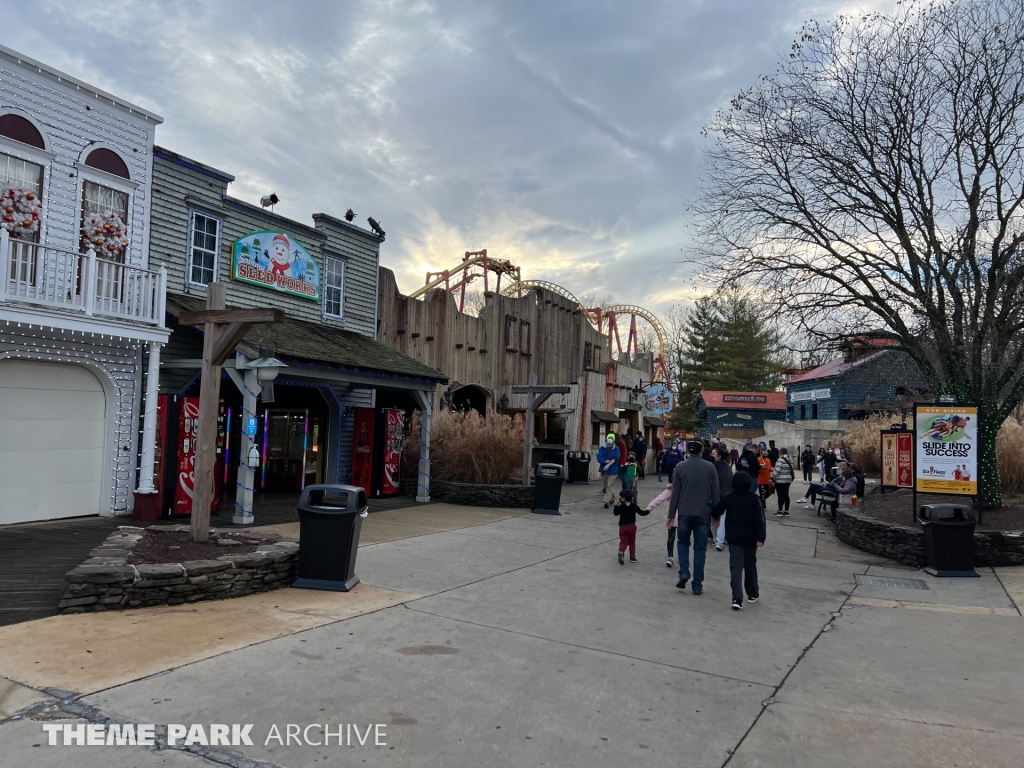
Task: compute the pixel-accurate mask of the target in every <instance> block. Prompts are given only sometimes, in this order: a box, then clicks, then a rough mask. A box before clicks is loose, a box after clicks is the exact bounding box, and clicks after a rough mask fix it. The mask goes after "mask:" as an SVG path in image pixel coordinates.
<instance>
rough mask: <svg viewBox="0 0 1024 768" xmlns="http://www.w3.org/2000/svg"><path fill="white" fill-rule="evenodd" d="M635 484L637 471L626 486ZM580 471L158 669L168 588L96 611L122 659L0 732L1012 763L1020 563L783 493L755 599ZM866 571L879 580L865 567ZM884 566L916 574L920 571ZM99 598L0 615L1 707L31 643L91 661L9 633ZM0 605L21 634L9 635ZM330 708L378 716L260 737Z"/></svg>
mask: <svg viewBox="0 0 1024 768" xmlns="http://www.w3.org/2000/svg"><path fill="white" fill-rule="evenodd" d="M651 486H652V487H651V491H647V490H646V488H645V487H644V486H643V485H642V486H641V501H642V502H644V501H646V500H647V499H649V498H650V497H651V496H652V495H653V492H654V491H655V490H656V488H655V487H654V484H653V483H652V484H651ZM577 488H578V490H568V491H567V493H566V495H565V497H564V504H563V508H562V509H563V513H564V514H563V515H562V516H560V517H548V516H541V515H531V514H522V515H520V514H516V515H515V516H512V517H508V518H506V519H501V520H497V521H495V522H484V523H483V524H481V520H485V519H486V518H482V515H485V514H488V513H487V512H486V511H483V510H475V509H473V508H464V509H465V515H466V520H467V522H469V523H470V524H471V526H472V527H450V529H449V530H438V531H437V532H430V531H429V529H430V528H431V527H432V526H431V525H422V526H417V525H415V523H416V522H418V521H417V520H415V519H413V520H406V521H404V522H402V523H401V524H402V525H405V526H407V528H406V531H407V532H408V530H409V528H412V527H415V528H422V529H426V530H425V531H424V532H423V533H421V534H419V535H410V536H405V537H402V538H394V539H392V540H390V541H381V542H380V543H376V544H370V545H367V546H365V547H362V548H361V549H360V552H359V561H358V567H357V571H358V573H359V575H360V577H361V578H362V580H363V582H364V583H365V584H366V585H367V586H366V587H363V588H361V589H362V590H363V593H362V594H361V592H360V589H357V590H356V591H355V592H354V593H352V594H351V595H348V596H346V595H330V596H329V602H324V603H322V604H321V603H317V604H315V605H313V606H310V605H305V606H304V607H303V606H300V605H298V604H297V603H293V602H281V601H292V600H294V599H295V598H294V597H293V596H296V593H299V592H300V590H282V591H280V592H277V593H270V595H273V596H276V597H278V598H279V602H277V603H276V605H278V606H281V605H284V606H285V608H284V609H282V610H284V611H285V612H289V613H291V614H294V615H296V616H299V615H302V616H306V617H309V616H316V618H317V622H316V623H315V625H314V626H309V627H302V626H298V624H296V626H295V627H293V628H291V629H290V630H288V631H287V632H283V633H281V634H279V635H276V636H274V637H273V638H272V639H266V640H264V639H263V638H262V637H258V636H255V635H254V636H253V637H252V638H251V639H252V640H253V642H252V644H245V640H244V638H243V639H241V640H240V641H239V642H241V643H242V644H243V645H241V646H240V647H238V648H237V649H234V650H229V651H225V652H221V653H219V655H214V656H211V657H208V658H203V659H199V660H191V659H188V660H186V661H184V662H179V661H176V660H175V659H174V658H172V656H173V654H171V656H168V657H167V658H166V659H164V664H165V665H166V667H167V669H166V671H163V672H160V673H155V674H154V671H153V670H154V669H156V668H157V667H159V666H160V665H159V664H154V663H153V660H152V658H150V659H149V661H148V662H147V664H148V666H146V667H145V668H144V669H134V670H133V668H132V666H133V663H135V662H134V659H135V657H136V655H137V654H136V653H135V652H133V651H132V650H131V647H132V646H131V642H132V639H133V630H132V626H134V625H137V624H141V623H144V622H146V621H147V620H148V619H147V617H148V616H151V615H156V613H157V612H159V611H161V610H170V609H153V610H151V611H137V612H129V613H123V614H101V615H100V616H112V617H114V618H115V619H116V626H117V627H118V629H117V630H115V629H114V627H113V625H112V626H111V627H109V628H108V629H107V631H106V633H94V634H93V635H92V636H91V637H90V641H91V643H93V644H94V647H96V648H99V647H102V644H103V643H108V644H112V645H115V646H120V647H122V648H124V649H125V650H124V652H123V653H121V654H119V655H118V658H119V659H120V662H118V663H119V665H120V667H119V670H120V671H119V672H118V674H117V676H116V677H117V680H116V681H104V680H100V679H97V680H94V681H93V682H92V683H91V684H90V685H89V686H88V687H79V688H77V689H74V688H72V690H74V691H75V693H78V694H86V695H84V696H83V697H82V698H80V699H75V700H73V699H72V697H71V695H70V694H68V693H65V694H61V693H59V692H58V691H52V690H51V693H53V694H56V695H58V696H63V697H64V702H60V701H58V702H57V703H51V704H49V705H48V709H43V710H41V711H36V712H35V714H34V715H32V716H31V717H25V718H22V719H19V720H12V721H8V722H6V723H4V724H0V754H4V755H5V760H7V761H9V762H10V763H11V764H12V765H18V766H29V767H31V766H57V765H68V764H73V765H76V766H92V765H96V766H141V767H144V768H148V767H149V766H174V767H178V766H181V768H187V767H188V766H197V767H198V766H200V765H202V764H208V763H203V761H202V760H200V759H199V757H198V756H197V755H196V754H192V753H183V752H180V751H174V750H166V749H165V750H160V751H156V750H151V749H147V748H142V747H92V748H76V747H63V746H57V747H48V746H46V741H45V736H44V734H43V732H42V722H41V721H42V720H44V719H46V718H50V719H51V720H50V721H52V718H59V717H65V718H71V720H69V722H84V721H92V722H102V721H103V720H104V719H105V718H108V717H119V718H123V720H124V721H131V722H136V723H151V722H152V723H158V724H166V723H185V724H190V723H229V724H230V723H253V724H254V727H253V729H252V735H253V737H254V739H253V740H254V742H255V744H254V745H253V746H241V747H237V748H228V747H223V746H218V747H209V748H203V747H194V748H193V749H194V750H195V751H198V752H202V751H203V750H204V749H205V750H208V751H207V752H206V756H207V757H208V758H210V759H213V760H215V761H216V762H219V763H220V764H230V765H244V766H255V765H262V766H268V765H269V766H287V767H288V768H298V767H299V766H316V765H349V764H352V765H362V764H364V763H365V764H366V765H368V766H372V765H389V766H417V767H419V766H499V767H500V766H535V765H536V766H539V765H545V766H586V767H587V768H592V767H596V766H606V765H607V766H616V767H618V766H623V765H633V764H640V765H645V766H648V765H649V766H666V768H667V767H668V766H672V767H673V768H678V767H679V766H686V767H687V768H689V767H690V766H714V767H715V768H718V767H719V766H730V767H733V766H751V767H752V766H779V767H780V768H781V767H782V766H786V767H787V768H788V767H789V766H807V767H808V768H820V766H825V765H828V766H835V767H837V768H845V767H846V766H850V768H853V766H856V767H857V768H863V767H864V766H868V767H876V766H877V767H878V768H893V767H899V768H903V767H904V766H907V767H909V766H914V767H915V768H916V767H917V766H920V768H935V766H964V767H966V766H976V767H977V768H982V767H984V768H995V767H998V766H1006V767H1007V768H1011V767H1012V768H1019V766H1021V765H1022V764H1024V722H1022V720H1021V717H1020V712H1021V711H1022V706H1024V685H1022V682H1024V681H1022V674H1021V664H1020V660H1019V647H1020V641H1019V639H1020V637H1021V636H1024V619H1022V618H1021V614H1020V611H1019V610H1018V608H1019V607H1020V606H1022V605H1024V569H998V573H996V572H994V571H993V570H991V569H982V570H981V571H980V573H981V578H979V579H963V580H940V579H934V578H932V577H929V576H927V575H925V574H923V573H922V572H919V571H916V570H912V569H905V568H899V567H894V566H892V565H891V564H888V563H885V562H884V561H881V560H879V559H878V558H872V557H869V556H864V555H862V554H861V553H859V552H857V551H855V550H852V549H849V548H847V547H845V546H844V545H842V544H841V543H839V542H837V541H836V540H835V538H834V536H832V535H831V533H830V532H829V530H828V529H829V526H827V525H825V524H821V523H820V522H819V520H817V519H816V518H814V516H813V513H811V512H809V511H807V510H803V509H799V510H795V511H794V515H793V517H791V518H790V519H789V520H786V521H782V522H779V521H776V520H774V519H773V520H770V521H769V531H768V536H769V538H768V543H767V545H766V547H765V548H764V549H763V550H762V551H761V555H760V573H761V585H762V588H761V594H762V600H761V601H760V602H759V603H757V604H756V605H753V606H748V607H746V608H744V610H743V611H742V612H733V611H731V610H730V609H729V588H728V576H727V562H726V561H727V555H726V554H725V553H717V552H715V551H714V550H713V549H712V550H711V551H710V552H709V553H708V567H707V581H706V584H705V591H704V594H703V595H702V596H700V597H695V596H694V595H692V594H691V593H690V592H689V590H686V591H682V590H678V589H676V588H675V580H676V575H675V572H674V570H672V569H668V568H666V567H665V565H664V558H665V554H666V553H665V532H664V524H663V518H662V516H661V515H660V514H658V513H655V514H654V515H652V516H651V517H648V518H642V531H641V533H640V535H639V537H638V545H639V557H640V563H639V564H637V565H626V566H620V565H618V563H617V562H616V560H615V556H614V553H615V549H616V546H615V545H616V541H617V537H616V528H615V523H614V519H613V518H612V516H611V514H610V513H609V512H607V511H605V510H604V509H603V507H602V506H601V504H600V501H599V500H597V498H596V488H592V489H587V488H586V487H577ZM586 490H589V493H584V491H586ZM437 506H443V505H437ZM412 513H413V511H412V510H410V511H409V512H408V513H407V514H406V517H409V516H410V515H412ZM420 514H423V515H424V516H425V518H428V517H429V515H430V514H431V512H430V510H429V509H427V510H421V511H420ZM446 514H447V515H448V520H447V521H446V522H442V521H440V520H438V521H437V523H436V527H445V526H451V525H452V523H457V522H458V517H459V514H460V512H459V510H454V509H453V510H449V511H448V512H446ZM492 514H493V513H492ZM371 519H372V518H371ZM426 521H427V520H426V519H425V520H424V522H426ZM395 525H399V524H398V523H395ZM858 576H859V577H862V578H861V579H860V580H858V578H857V577H858ZM864 576H869V577H877V579H878V582H877V583H875V584H867V583H861V582H863V581H864V579H863V577H864ZM884 577H888V578H889V579H895V578H898V579H918V580H921V581H923V582H924V583H925V585H926V586H927V587H928V589H905V588H900V587H897V586H893V585H894V584H898V583H899V582H896V581H886V580H885V579H884ZM370 585H372V586H370ZM321 594H322V593H308V592H306V593H303V595H305V596H306V597H303V599H304V600H314V602H315V601H316V598H315V597H314V596H317V595H321ZM253 597H265V596H253ZM248 599H249V598H242V599H241V600H237V601H230V602H233V603H236V604H242V603H243V601H244V600H248ZM324 599H325V600H327V598H324ZM346 601H348V602H347V603H346ZM361 602H364V603H365V605H361V604H360V603H361ZM203 607H204V608H205V609H206V610H207V611H209V613H208V614H206V615H205V616H204V618H203V621H202V622H196V626H198V624H199V623H203V624H205V625H206V626H207V627H208V628H209V629H216V628H219V627H220V628H223V629H224V630H225V631H227V630H229V629H236V628H237V626H238V623H239V622H240V621H241V618H240V616H239V611H237V610H231V609H229V607H228V606H227V605H226V604H222V603H210V604H207V605H205V606H203ZM194 608H198V606H195V607H194ZM218 608H220V610H218ZM346 609H348V610H349V611H350V613H349V614H348V615H345V614H343V613H342V612H343V611H345V610H346ZM90 618H91V617H89V616H88V615H80V616H67V617H56V618H54V619H44V620H42V621H39V622H31V623H27V624H21V625H19V626H18V627H11V628H7V629H5V630H0V647H3V648H4V649H5V653H4V654H0V675H5V676H7V677H9V678H12V679H13V680H15V681H18V682H19V683H28V684H29V685H31V686H33V687H24V686H22V685H16V684H14V683H7V691H6V694H4V693H3V691H0V698H2V697H3V696H4V695H6V703H4V702H0V708H6V709H7V710H8V711H13V710H16V709H18V708H20V707H24V706H28V705H30V704H31V703H32V702H45V701H46V699H45V696H44V695H43V694H41V693H39V692H38V690H39V689H40V688H41V687H44V683H45V682H46V679H44V678H46V674H39V673H36V674H35V675H34V676H32V675H31V673H30V672H25V671H23V670H24V669H25V668H27V667H36V666H42V665H44V664H48V665H49V668H50V669H51V671H50V672H49V673H47V674H49V675H50V678H49V679H50V680H53V681H59V680H66V681H68V684H69V685H70V684H71V681H73V680H74V679H77V678H76V674H77V673H76V672H75V670H74V669H73V667H80V668H82V672H83V676H84V673H85V672H86V671H87V670H88V668H89V667H90V666H95V667H102V666H103V665H101V664H96V663H94V662H91V660H90V659H88V658H87V657H86V656H85V653H84V651H79V652H78V653H79V654H80V655H76V656H75V657H73V658H72V657H66V659H65V662H66V663H64V665H63V668H62V667H61V665H60V664H57V663H55V660H54V658H53V656H54V654H55V653H56V652H57V651H56V649H55V648H54V647H52V646H51V647H49V649H48V650H46V649H43V648H40V649H39V650H38V651H37V652H36V654H35V656H36V658H31V657H32V653H31V652H26V651H22V650H19V651H18V653H17V664H13V663H12V662H11V661H10V658H11V654H10V653H8V652H7V651H8V650H9V649H12V648H16V649H21V648H24V647H30V648H31V646H32V645H33V637H41V636H43V635H44V634H46V625H47V623H48V622H56V621H65V620H66V626H64V627H62V631H63V633H64V634H66V635H67V636H68V637H73V636H75V634H76V632H78V631H79V628H82V629H84V628H85V626H86V624H85V622H86V621H87V620H89V619H90ZM178 620H179V621H186V619H185V618H184V617H182V616H179V617H178ZM254 623H256V624H258V623H259V622H258V621H257V622H254ZM36 627H38V628H39V629H36ZM209 629H208V630H206V631H209ZM13 630H18V632H19V635H18V636H17V638H15V637H6V636H5V635H4V634H3V633H4V632H7V631H13ZM235 634H236V636H237V635H239V634H244V633H238V632H237V631H236V632H235ZM51 636H52V633H51ZM218 636H221V635H218ZM205 637H206V635H202V636H199V637H195V636H193V637H190V636H189V634H188V633H187V632H181V633H180V634H179V635H178V638H179V639H178V640H177V642H176V643H171V644H169V645H171V646H174V645H181V646H183V647H190V644H191V646H201V645H202V643H204V642H206V640H205ZM260 640H263V641H262V642H259V641H260ZM37 645H39V644H37ZM85 650H93V647H89V648H86V649H85ZM92 655H93V654H89V656H92ZM35 662H39V663H38V664H36V663H35ZM67 662H70V663H67ZM112 663H113V661H108V664H112ZM65 668H66V669H65ZM89 674H91V675H93V676H94V677H98V676H97V675H95V673H89ZM61 675H63V677H61ZM30 677H32V679H29V678H30ZM47 687H53V686H47ZM56 687H59V686H56ZM37 706H45V705H37ZM324 722H327V723H331V724H332V730H333V729H334V728H335V727H336V724H338V723H359V724H364V725H365V724H367V723H383V724H386V734H387V735H386V741H387V745H388V746H387V747H371V746H363V747H359V746H355V747H338V746H337V745H334V744H332V745H331V746H329V747H325V746H310V745H305V744H303V745H299V744H295V743H292V744H291V745H287V746H284V745H279V744H278V743H277V742H276V741H270V742H269V743H265V741H266V737H267V734H268V732H270V729H271V726H272V725H276V726H277V727H278V728H279V729H280V732H281V734H282V735H284V734H285V733H286V726H287V724H289V723H291V724H300V725H303V726H305V725H307V724H311V723H324ZM361 727H362V726H361ZM317 733H318V731H316V730H314V732H313V737H314V740H315V736H316V734H317ZM34 744H41V746H39V747H34V746H33V745H34ZM254 761H259V762H254Z"/></svg>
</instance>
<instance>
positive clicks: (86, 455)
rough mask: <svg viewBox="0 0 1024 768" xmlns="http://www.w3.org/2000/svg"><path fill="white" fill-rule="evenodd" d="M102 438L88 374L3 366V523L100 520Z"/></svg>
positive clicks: (50, 366)
mask: <svg viewBox="0 0 1024 768" xmlns="http://www.w3.org/2000/svg"><path fill="white" fill-rule="evenodd" d="M105 435H106V397H105V396H104V393H103V387H102V386H101V385H100V382H99V380H98V379H97V378H96V377H95V376H93V375H92V374H91V373H90V372H89V371H87V370H86V369H85V368H80V367H78V366H76V365H65V364H62V363H42V362H35V361H29V360H0V524H7V523H23V522H29V521H32V520H50V519H53V518H59V517H79V516H82V515H96V514H99V512H100V493H101V488H102V486H103V485H104V483H103V482H102V480H103V478H102V476H101V475H102V472H103V445H104V439H105ZM106 485H108V486H109V482H108V483H107V484H106ZM107 492H108V493H109V488H108V490H107Z"/></svg>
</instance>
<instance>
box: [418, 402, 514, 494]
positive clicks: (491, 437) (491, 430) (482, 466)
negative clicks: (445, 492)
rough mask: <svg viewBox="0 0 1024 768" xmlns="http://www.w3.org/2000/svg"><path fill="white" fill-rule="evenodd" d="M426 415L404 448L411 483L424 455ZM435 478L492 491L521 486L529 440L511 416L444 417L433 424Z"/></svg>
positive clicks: (446, 414) (460, 413) (457, 414)
mask: <svg viewBox="0 0 1024 768" xmlns="http://www.w3.org/2000/svg"><path fill="white" fill-rule="evenodd" d="M419 419H420V414H419V412H418V411H417V412H416V413H415V414H414V416H413V428H412V432H411V434H410V435H409V436H408V437H407V438H406V439H405V442H404V443H403V445H402V468H403V475H404V476H405V477H415V476H416V472H417V466H418V462H419V455H420V428H419ZM430 460H431V462H432V463H431V467H430V474H431V476H432V477H433V478H435V479H437V480H448V481H451V482H456V483H480V484H486V485H506V484H519V483H520V482H522V477H521V473H522V471H523V437H522V434H521V433H520V432H519V431H517V429H516V426H515V424H514V422H513V421H512V419H511V418H510V417H509V416H503V415H498V414H497V413H495V412H494V411H488V412H487V416H486V417H484V416H481V415H480V414H479V413H477V412H476V411H474V410H469V411H439V412H438V413H436V414H435V415H434V418H433V419H431V434H430Z"/></svg>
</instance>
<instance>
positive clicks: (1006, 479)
mask: <svg viewBox="0 0 1024 768" xmlns="http://www.w3.org/2000/svg"><path fill="white" fill-rule="evenodd" d="M901 420H902V417H901V416H900V415H899V414H896V413H882V414H875V415H874V416H870V417H869V418H867V419H864V420H863V421H856V422H852V423H851V425H850V428H849V429H847V430H846V432H845V434H843V436H842V444H843V448H845V449H846V453H847V455H848V456H849V457H850V458H851V459H852V460H853V461H854V462H855V463H856V464H858V465H859V466H860V468H861V469H862V470H864V472H867V473H871V472H880V471H881V469H882V457H881V441H880V439H879V436H878V433H879V432H880V431H881V430H883V429H888V428H889V426H890V425H892V424H897V423H899V422H900V421H901ZM996 455H997V457H998V461H999V477H1000V479H1001V480H1002V484H1003V491H1004V492H1006V493H1022V492H1024V424H1022V423H1021V422H1020V421H1018V420H1017V419H1016V418H1014V417H1010V418H1009V419H1007V420H1006V421H1005V422H1004V423H1003V426H1002V427H1001V428H1000V430H999V437H998V438H997V439H996Z"/></svg>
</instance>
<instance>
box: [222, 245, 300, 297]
mask: <svg viewBox="0 0 1024 768" xmlns="http://www.w3.org/2000/svg"><path fill="white" fill-rule="evenodd" d="M231 279H232V280H237V281H238V282H240V283H249V284H250V285H258V286H260V287H262V288H269V289H270V290H272V291H278V292H280V293H287V294H290V295H292V296H298V297H300V298H303V299H309V300H311V301H320V268H319V267H318V266H317V264H316V262H315V261H314V260H313V257H312V256H310V255H309V252H308V251H307V250H306V249H305V248H303V247H302V246H301V245H300V244H299V242H298V241H297V240H295V239H293V238H292V237H290V236H289V235H286V234H285V233H284V232H250V233H249V234H248V235H245V236H243V237H240V238H238V239H237V240H236V241H235V246H234V250H233V251H232V256H231Z"/></svg>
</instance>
